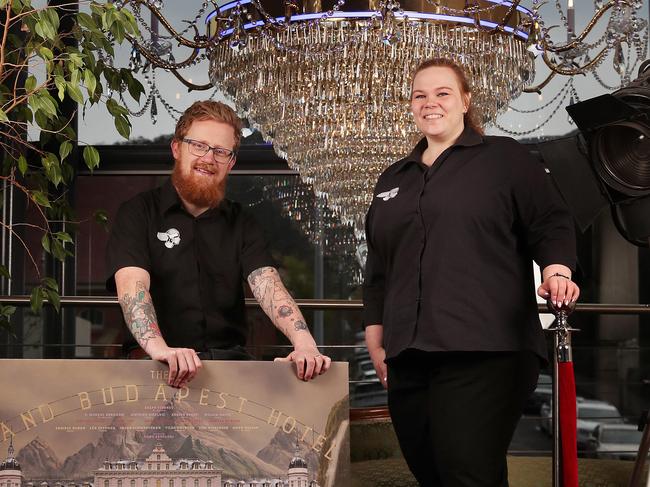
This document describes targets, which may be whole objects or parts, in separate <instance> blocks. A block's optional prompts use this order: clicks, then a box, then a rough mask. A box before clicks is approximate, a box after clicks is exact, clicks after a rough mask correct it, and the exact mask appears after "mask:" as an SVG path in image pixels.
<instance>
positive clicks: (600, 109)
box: [540, 60, 650, 247]
mask: <svg viewBox="0 0 650 487" xmlns="http://www.w3.org/2000/svg"><path fill="white" fill-rule="evenodd" d="M566 109H567V112H568V113H569V115H570V116H571V118H572V119H573V120H574V121H575V123H576V125H577V126H578V128H579V129H580V132H582V134H583V136H584V138H585V141H586V142H587V147H588V158H589V161H590V165H591V169H592V170H593V174H594V175H595V177H596V179H597V182H598V184H599V185H600V188H601V192H602V195H603V197H604V198H606V199H607V200H608V201H609V203H610V204H611V205H612V214H613V216H614V222H615V224H616V227H617V228H618V230H619V232H620V233H621V234H622V235H623V237H625V238H626V239H627V240H628V241H630V242H631V243H633V244H634V245H638V246H643V247H649V246H650V60H647V61H645V62H644V63H643V64H642V65H641V67H640V68H639V76H638V78H637V79H635V80H634V81H632V82H631V83H630V84H629V85H627V86H626V87H624V88H622V89H620V90H618V91H615V92H614V93H612V94H611V95H601V96H598V97H595V98H591V99H589V100H586V101H583V102H580V103H576V104H574V105H570V106H568V107H567V108H566ZM540 145H543V144H540ZM540 152H542V153H543V152H544V151H543V150H542V148H541V147H540ZM545 160H546V158H545ZM556 181H557V178H556ZM583 182H584V181H583ZM575 190H576V191H578V192H579V191H580V189H579V188H575ZM561 192H562V193H563V196H565V199H567V197H566V192H563V191H562V190H561ZM569 205H570V206H572V205H571V203H570V202H569ZM599 211H600V208H598V209H596V208H595V207H594V208H592V212H591V213H590V214H589V216H590V217H591V216H593V218H595V215H592V214H593V213H594V212H595V213H596V214H597V213H598V212H599ZM574 214H575V212H574ZM593 218H592V220H593ZM578 223H579V224H580V221H579V222H578ZM582 223H583V225H580V226H581V227H583V226H584V223H585V221H583V222H582ZM590 223H591V222H589V224H590Z"/></svg>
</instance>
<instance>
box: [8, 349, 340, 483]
mask: <svg viewBox="0 0 650 487" xmlns="http://www.w3.org/2000/svg"><path fill="white" fill-rule="evenodd" d="M203 364H204V367H203V369H202V370H201V372H200V374H199V375H198V377H197V378H196V379H195V380H194V381H192V382H191V383H190V386H189V387H188V388H184V389H174V388H172V387H169V386H167V384H166V373H167V369H166V366H165V365H163V364H159V363H157V362H152V361H146V360H139V361H127V360H110V361H108V360H0V391H2V392H1V393H0V394H1V396H0V397H1V398H0V461H2V460H5V468H4V470H0V484H2V483H3V479H4V481H6V483H5V484H4V485H8V486H10V487H12V486H13V485H15V483H12V482H11V480H12V476H13V478H14V480H15V481H19V482H20V483H19V484H18V485H20V484H22V485H23V486H25V485H34V486H37V487H41V486H43V487H45V484H44V483H46V484H47V485H48V486H50V487H54V486H57V485H58V486H62V487H71V486H83V485H86V486H89V485H92V486H94V487H317V486H319V487H332V486H336V487H345V486H347V485H348V482H347V479H348V477H349V409H348V408H349V405H348V370H347V364H345V363H334V364H332V367H331V369H330V371H329V372H328V373H327V374H325V375H322V376H319V377H318V378H316V379H315V380H313V381H311V382H302V381H299V380H298V379H297V378H296V377H295V374H294V373H293V369H292V366H291V364H288V363H274V362H225V361H224V362H217V361H215V362H208V361H205V362H203ZM3 476H4V477H3Z"/></svg>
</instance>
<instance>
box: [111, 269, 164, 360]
mask: <svg viewBox="0 0 650 487" xmlns="http://www.w3.org/2000/svg"><path fill="white" fill-rule="evenodd" d="M120 306H121V307H122V312H123V313H124V320H125V321H126V324H127V325H128V327H129V329H130V330H131V333H133V336H134V337H135V339H136V340H137V341H138V343H139V344H140V346H141V347H142V348H143V349H145V350H146V347H147V343H148V342H149V340H151V339H152V338H155V337H159V336H161V334H160V328H159V327H158V323H157V319H156V310H155V309H154V307H153V303H152V302H151V296H149V293H148V292H147V289H146V287H145V285H144V283H143V282H141V281H138V282H136V283H135V295H134V296H131V295H129V294H126V293H125V294H124V295H123V296H122V297H121V298H120Z"/></svg>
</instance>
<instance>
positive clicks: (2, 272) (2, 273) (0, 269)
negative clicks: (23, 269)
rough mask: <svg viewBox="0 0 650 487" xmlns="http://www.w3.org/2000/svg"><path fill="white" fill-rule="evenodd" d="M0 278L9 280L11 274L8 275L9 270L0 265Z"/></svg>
mask: <svg viewBox="0 0 650 487" xmlns="http://www.w3.org/2000/svg"><path fill="white" fill-rule="evenodd" d="M0 276H2V277H6V278H7V279H11V274H9V269H7V267H6V266H3V265H0Z"/></svg>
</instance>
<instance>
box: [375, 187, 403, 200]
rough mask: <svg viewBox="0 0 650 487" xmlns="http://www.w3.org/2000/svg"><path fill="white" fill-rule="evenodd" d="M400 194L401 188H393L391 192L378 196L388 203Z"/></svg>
mask: <svg viewBox="0 0 650 487" xmlns="http://www.w3.org/2000/svg"><path fill="white" fill-rule="evenodd" d="M398 192H399V187H397V188H393V189H391V190H390V191H384V192H383V193H379V194H378V195H377V198H381V199H382V200H384V201H388V200H389V199H391V198H394V197H395V196H397V193H398Z"/></svg>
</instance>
